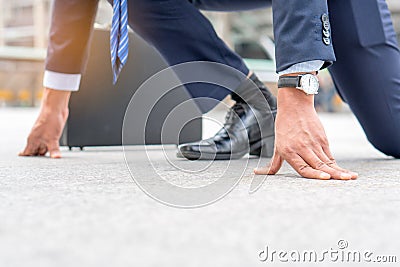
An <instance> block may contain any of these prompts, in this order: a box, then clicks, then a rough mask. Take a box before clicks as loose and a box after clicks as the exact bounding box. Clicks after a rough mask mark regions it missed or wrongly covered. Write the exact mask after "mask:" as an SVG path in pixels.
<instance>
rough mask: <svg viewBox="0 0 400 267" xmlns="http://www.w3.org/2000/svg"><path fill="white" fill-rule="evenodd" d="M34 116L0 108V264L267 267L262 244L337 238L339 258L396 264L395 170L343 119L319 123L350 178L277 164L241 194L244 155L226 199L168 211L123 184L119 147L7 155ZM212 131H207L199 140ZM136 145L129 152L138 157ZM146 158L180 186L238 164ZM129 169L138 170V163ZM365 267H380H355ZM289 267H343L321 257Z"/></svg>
mask: <svg viewBox="0 0 400 267" xmlns="http://www.w3.org/2000/svg"><path fill="white" fill-rule="evenodd" d="M36 114H37V109H0V132H1V138H0V266H1V267H19V266H39V267H46V266H57V267H64V266H96V267H101V266H107V267H110V266H137V267H141V266H157V267H158V266H174V267H176V266H185V267H186V266H232V267H233V266H241V267H243V266H275V265H276V264H278V262H279V261H278V260H277V254H275V258H274V262H271V261H270V260H271V258H269V259H268V260H267V261H266V262H261V261H260V260H259V254H260V252H261V251H262V250H264V249H265V247H266V246H268V248H269V251H270V252H271V251H272V250H276V251H278V252H279V251H280V250H283V251H288V252H290V251H294V250H297V251H299V252H303V251H304V250H314V251H316V252H317V253H319V255H322V253H323V251H325V250H330V249H333V250H335V249H336V250H338V244H337V243H338V241H339V240H344V241H346V242H347V244H348V248H347V250H351V251H359V252H360V253H364V252H365V251H370V252H372V253H373V254H372V257H371V259H372V261H373V260H375V259H376V258H374V257H375V256H379V255H387V256H396V257H397V263H393V264H389V263H385V264H382V266H399V265H398V264H399V262H400V227H399V225H400V213H399V207H400V171H399V170H400V165H399V163H400V162H399V161H396V160H393V159H391V158H389V157H386V156H384V155H382V154H381V153H379V152H377V151H376V150H375V149H374V148H373V147H372V146H371V145H370V144H369V143H368V142H367V140H366V138H365V136H364V134H363V132H362V130H361V129H360V126H359V125H358V123H357V122H356V120H355V119H354V117H353V116H352V115H350V114H322V115H321V118H322V121H323V123H324V125H325V127H326V130H327V134H328V137H329V140H330V142H331V147H332V150H333V152H334V154H335V155H336V157H337V160H338V162H339V163H340V165H342V166H343V167H346V168H349V169H351V170H354V171H357V172H358V173H359V174H360V178H359V179H358V180H357V181H349V182H343V181H333V180H331V181H316V180H307V179H302V178H299V177H298V175H296V173H295V172H294V171H293V170H292V169H291V168H289V167H288V166H285V167H284V168H283V169H282V170H281V171H280V173H279V175H276V176H270V177H268V178H267V180H266V182H265V184H264V185H263V186H262V187H261V189H260V190H259V191H257V192H256V193H255V194H252V195H249V193H248V190H249V186H250V183H251V181H252V178H253V175H252V169H253V168H254V167H255V166H257V164H258V163H259V161H258V160H257V159H250V160H249V165H248V167H247V168H246V169H245V174H244V176H243V178H242V180H241V181H240V183H239V184H238V186H237V187H236V188H235V189H234V190H233V191H232V192H231V193H230V194H229V195H227V196H226V197H225V198H223V199H222V200H220V201H218V202H216V203H214V204H212V205H209V206H206V207H203V208H199V209H178V208H173V207H168V206H165V205H163V204H160V203H159V202H156V201H155V200H153V199H151V198H150V197H148V196H147V195H146V194H145V193H143V192H142V191H141V190H140V189H139V187H138V186H137V185H136V184H135V183H134V182H133V180H132V178H131V176H130V173H129V171H128V169H127V167H126V165H125V163H124V155H123V152H122V150H121V148H90V149H87V150H85V151H83V152H80V151H72V152H69V151H66V150H65V149H64V151H63V155H64V158H63V159H61V160H50V159H45V158H18V157H17V156H16V154H17V153H18V151H19V150H20V149H22V148H23V146H24V143H25V138H26V135H27V133H28V132H29V129H30V127H31V125H32V123H33V121H34V119H35V116H36ZM222 115H223V114H222V113H221V114H219V113H218V114H214V115H213V116H215V117H217V118H219V119H220V118H221V116H222ZM216 127H217V126H216V125H206V127H205V128H206V129H205V134H206V135H209V134H210V133H211V132H213V130H214V129H215V128H216ZM377 127H379V126H377ZM135 149H137V152H135V151H136V150H135ZM140 149H141V148H133V149H132V152H130V153H133V154H134V153H138V155H140V154H141V152H140V151H141V150H140ZM151 153H152V155H153V160H154V163H155V164H153V166H154V168H157V170H158V171H159V172H160V173H163V174H164V175H165V178H166V179H170V180H171V181H175V183H182V184H185V185H187V186H191V185H192V186H197V185H198V184H202V183H209V182H212V181H213V179H215V178H216V175H215V173H216V172H218V171H224V170H225V171H226V173H227V174H228V175H231V176H232V177H233V178H234V177H236V176H237V175H238V173H240V171H241V166H242V165H243V164H242V163H243V162H245V161H246V159H242V160H239V161H233V162H231V164H230V166H229V168H228V169H226V165H227V163H226V162H215V163H213V165H212V167H210V168H209V169H207V170H206V171H205V172H203V173H201V174H199V175H188V174H187V173H184V172H179V171H176V170H175V171H174V169H173V168H172V166H171V165H170V164H169V163H168V161H167V160H165V158H164V153H162V151H161V150H159V149H158V148H152V151H151ZM174 153H175V149H174V147H169V148H168V149H167V150H166V154H167V155H170V156H171V160H172V162H173V163H174V164H177V165H179V166H181V167H184V168H195V169H198V168H200V167H202V166H203V165H204V164H205V163H204V162H189V161H185V160H183V159H176V158H174V156H173V155H174ZM133 154H132V155H133ZM267 161H268V160H267V159H264V160H262V164H266V163H267ZM136 166H137V168H138V170H139V172H140V171H142V173H146V171H147V170H148V169H147V168H149V164H148V162H147V159H145V158H143V157H139V156H138V158H137V165H136ZM343 243H345V242H342V243H341V244H343ZM347 250H340V251H347ZM263 255H265V254H263ZM334 258H335V257H333V259H334ZM290 262H291V261H290V260H289V263H279V264H278V266H282V265H283V266H291V265H293V264H290ZM364 265H367V266H381V264H378V263H368V264H365V263H361V264H357V265H356V266H364ZM295 266H352V264H350V263H343V262H340V260H338V261H337V262H335V263H330V261H329V260H328V259H327V257H326V260H325V261H324V262H319V263H312V264H310V263H302V264H300V263H296V264H295Z"/></svg>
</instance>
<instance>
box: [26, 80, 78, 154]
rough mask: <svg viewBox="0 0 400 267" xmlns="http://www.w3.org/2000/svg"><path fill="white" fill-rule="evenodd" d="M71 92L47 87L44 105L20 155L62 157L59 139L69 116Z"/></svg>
mask: <svg viewBox="0 0 400 267" xmlns="http://www.w3.org/2000/svg"><path fill="white" fill-rule="evenodd" d="M70 94H71V92H68V91H56V90H52V89H48V88H46V89H45V91H44V94H43V100H42V106H41V109H40V114H39V117H38V118H37V120H36V122H35V124H34V126H33V128H32V130H31V132H30V134H29V136H28V140H27V145H26V147H25V149H24V151H23V152H21V153H19V156H44V155H45V154H46V153H47V152H49V153H50V157H51V158H61V153H60V146H59V139H60V137H61V134H62V131H63V129H64V125H65V123H66V121H67V118H68V101H69V97H70Z"/></svg>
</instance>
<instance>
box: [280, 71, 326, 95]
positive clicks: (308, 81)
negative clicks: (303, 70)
mask: <svg viewBox="0 0 400 267" xmlns="http://www.w3.org/2000/svg"><path fill="white" fill-rule="evenodd" d="M284 87H289V88H296V89H299V90H302V91H303V92H304V93H306V94H307V95H316V94H318V89H319V82H318V78H317V77H316V76H315V75H313V74H303V75H298V76H281V77H279V81H278V88H284Z"/></svg>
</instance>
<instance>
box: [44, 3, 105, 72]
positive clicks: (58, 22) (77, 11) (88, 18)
mask: <svg viewBox="0 0 400 267" xmlns="http://www.w3.org/2000/svg"><path fill="white" fill-rule="evenodd" d="M97 6H98V0H84V1H82V0H55V1H54V4H53V10H52V17H51V26H50V34H49V45H48V49H47V59H46V70H48V71H52V72H58V73H65V74H79V73H82V72H83V70H84V67H85V65H86V60H87V54H88V46H89V42H90V38H91V34H92V31H93V24H94V19H95V16H96V11H97Z"/></svg>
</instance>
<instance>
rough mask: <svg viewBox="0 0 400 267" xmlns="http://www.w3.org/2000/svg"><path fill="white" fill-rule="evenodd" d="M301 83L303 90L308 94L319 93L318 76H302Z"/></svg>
mask: <svg viewBox="0 0 400 267" xmlns="http://www.w3.org/2000/svg"><path fill="white" fill-rule="evenodd" d="M300 85H301V88H302V89H303V91H304V92H305V93H306V94H308V95H315V94H318V88H319V82H318V78H317V77H316V76H314V75H312V74H306V75H304V76H302V77H301V80H300Z"/></svg>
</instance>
